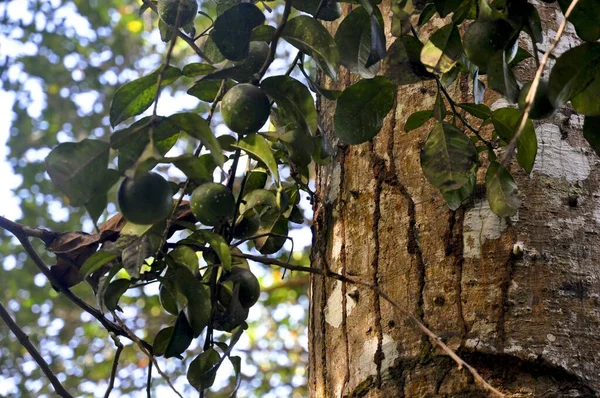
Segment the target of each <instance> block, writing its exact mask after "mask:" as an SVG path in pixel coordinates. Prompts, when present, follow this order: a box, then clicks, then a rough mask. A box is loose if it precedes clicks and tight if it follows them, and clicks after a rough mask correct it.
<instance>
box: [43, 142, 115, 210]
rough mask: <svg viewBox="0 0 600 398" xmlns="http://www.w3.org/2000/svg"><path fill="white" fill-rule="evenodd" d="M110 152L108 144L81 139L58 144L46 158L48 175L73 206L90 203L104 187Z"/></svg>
mask: <svg viewBox="0 0 600 398" xmlns="http://www.w3.org/2000/svg"><path fill="white" fill-rule="evenodd" d="M109 149H110V146H109V144H108V143H107V142H104V141H98V140H90V139H84V140H83V141H81V142H65V143H62V144H59V145H58V146H57V147H55V148H54V149H53V150H52V151H51V152H50V153H49V154H48V156H47V157H46V171H47V172H48V175H50V178H51V179H52V182H53V183H54V184H55V185H56V186H57V187H58V188H59V189H60V190H61V191H62V192H64V193H65V195H67V196H68V197H69V199H70V204H71V205H72V206H81V205H85V204H86V203H89V202H90V201H91V200H92V199H93V198H94V196H95V194H96V193H97V191H98V188H103V187H104V184H105V182H106V178H107V173H109V171H108V168H107V166H108V155H109ZM109 177H110V176H109ZM104 193H106V191H105V192H104Z"/></svg>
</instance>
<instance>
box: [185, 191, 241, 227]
mask: <svg viewBox="0 0 600 398" xmlns="http://www.w3.org/2000/svg"><path fill="white" fill-rule="evenodd" d="M190 207H191V210H192V214H194V217H196V220H198V221H200V222H201V223H202V224H204V225H208V226H212V227H214V226H216V225H221V224H224V223H226V222H228V221H230V220H231V219H232V218H233V213H234V211H235V199H234V198H233V194H232V193H231V191H230V190H229V188H227V187H226V186H225V185H222V184H217V183H214V182H209V183H206V184H202V185H200V186H199V187H198V188H196V189H195V190H194V192H192V197H191V199H190Z"/></svg>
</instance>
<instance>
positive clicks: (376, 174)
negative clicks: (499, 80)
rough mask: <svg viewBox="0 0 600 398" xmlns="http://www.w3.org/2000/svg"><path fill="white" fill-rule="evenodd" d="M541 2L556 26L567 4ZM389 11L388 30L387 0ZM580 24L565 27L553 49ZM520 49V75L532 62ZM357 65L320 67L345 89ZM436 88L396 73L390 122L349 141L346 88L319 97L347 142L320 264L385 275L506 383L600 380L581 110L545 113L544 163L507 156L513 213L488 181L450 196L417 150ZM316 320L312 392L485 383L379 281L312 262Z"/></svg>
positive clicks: (400, 295) (330, 172)
mask: <svg viewBox="0 0 600 398" xmlns="http://www.w3.org/2000/svg"><path fill="white" fill-rule="evenodd" d="M540 4H541V5H544V3H540ZM541 5H540V13H541V15H542V18H543V19H544V23H545V25H546V27H550V28H551V29H552V32H555V31H556V25H557V22H560V20H557V18H562V16H561V14H559V13H558V12H556V11H555V9H554V8H552V6H550V5H545V8H541V7H542V6H541ZM345 7H348V6H347V5H345ZM347 11H348V10H347ZM382 12H383V15H384V16H387V17H386V18H388V21H386V25H387V27H386V29H388V30H389V23H388V22H389V15H390V12H389V1H386V0H384V2H383V4H382ZM330 28H331V30H332V31H334V30H335V26H330ZM572 36H573V30H572V29H570V28H569V29H567V33H566V36H565V37H564V38H563V40H562V41H561V44H560V45H559V50H558V52H560V51H564V50H565V49H568V48H569V43H572V42H573V39H572ZM392 40H393V39H392V38H391V36H388V45H389V44H390V43H391V42H392ZM547 46H548V39H546V42H545V43H544V45H543V46H541V49H542V50H543V49H546V48H547ZM561 49H562V50H561ZM525 64H526V65H528V66H525V67H522V68H521V69H520V70H519V71H518V74H519V76H520V78H521V81H523V80H526V78H527V77H529V79H531V77H532V76H533V64H532V63H531V64H527V63H525ZM353 79H354V78H353V77H351V76H349V74H348V73H347V72H342V73H341V75H340V78H339V81H338V82H337V83H333V82H331V81H329V80H326V79H322V80H321V81H322V82H323V84H324V85H326V86H327V87H329V88H334V87H335V88H338V89H343V88H344V87H347V86H348V85H349V84H351V83H352V82H353V81H354V80H353ZM455 86H456V89H455V90H454V92H453V93H452V94H453V96H454V97H455V98H456V99H457V100H458V101H461V102H462V101H468V102H472V97H471V95H470V88H469V87H470V84H469V82H468V80H466V79H464V80H462V81H460V82H458V84H455ZM434 89H435V84H434V83H431V82H427V83H424V84H415V85H411V86H403V87H400V88H399V89H398V92H397V97H396V107H395V111H392V112H390V114H389V115H388V117H387V118H386V121H385V123H384V127H383V129H382V131H381V133H380V134H379V135H378V136H377V137H376V138H375V139H374V140H373V142H372V143H366V144H363V145H358V146H351V147H348V146H343V145H341V144H339V143H338V142H337V141H336V140H335V139H334V138H333V112H334V107H335V104H334V103H332V102H330V101H327V100H325V99H321V100H320V101H319V111H320V115H321V124H322V126H323V128H324V130H325V131H326V133H327V135H328V136H329V137H330V139H331V140H333V141H334V143H335V144H337V145H336V154H335V157H334V159H333V161H332V163H331V164H330V165H329V166H327V167H320V168H319V170H318V172H317V191H318V196H317V202H316V209H315V219H314V247H313V255H312V266H313V267H319V268H323V267H326V266H327V265H328V266H329V267H330V269H331V270H332V271H335V272H339V273H341V274H345V275H352V276H356V277H360V278H362V279H364V280H366V281H369V282H372V283H376V284H377V285H378V286H379V287H380V288H381V289H383V290H384V291H386V292H387V293H388V294H390V295H391V296H392V297H393V298H394V300H397V301H398V302H399V303H400V304H401V305H403V306H404V307H405V308H407V309H408V310H410V311H412V312H413V313H414V314H415V315H416V316H417V317H418V318H420V319H421V320H422V322H423V323H424V324H425V325H427V327H429V328H430V329H431V330H432V331H434V332H435V333H436V334H438V335H439V336H440V337H441V338H442V339H443V340H444V341H445V342H446V343H447V344H448V345H449V346H450V347H452V348H453V349H455V350H456V351H458V353H459V354H460V355H461V356H462V357H463V358H464V359H465V360H466V361H467V362H469V363H470V364H471V365H473V366H474V367H475V368H476V369H478V371H479V372H480V373H481V375H482V376H483V377H484V378H485V379H486V380H487V381H489V382H490V383H491V384H492V385H493V386H495V387H496V388H498V389H500V390H501V391H503V392H505V393H507V394H515V396H536V397H538V396H539V397H565V396H566V397H591V396H596V395H597V393H598V392H599V391H600V336H599V334H598V333H599V331H600V330H599V326H600V278H599V275H600V271H599V269H600V266H599V259H600V245H599V239H598V232H599V231H600V173H599V170H598V169H599V168H600V167H599V162H598V158H597V157H596V155H595V154H594V153H593V151H591V150H590V149H589V147H588V146H587V144H586V143H585V142H584V140H583V138H582V133H581V130H582V118H581V117H580V116H577V115H574V114H572V113H571V112H569V111H568V110H563V111H561V112H558V113H556V114H555V115H554V116H553V118H551V119H549V120H546V121H543V122H541V123H537V124H536V131H537V135H538V144H539V150H538V156H537V160H536V164H535V168H534V171H533V173H532V174H531V175H525V173H524V172H523V171H519V169H518V167H516V166H515V167H513V168H512V171H513V172H514V174H515V175H516V178H517V182H518V184H519V189H520V193H521V195H522V198H523V205H522V207H521V208H520V210H519V212H518V214H517V215H516V216H515V217H513V218H511V219H501V218H499V217H497V216H496V215H494V214H493V213H492V212H491V211H490V208H489V206H488V204H487V200H486V197H485V190H484V188H483V186H481V185H479V186H478V187H477V188H476V190H475V195H474V198H473V201H472V202H471V203H470V204H468V205H467V206H465V207H464V208H460V209H459V210H457V211H450V210H449V209H448V208H447V206H446V205H445V203H444V200H443V198H442V196H441V195H440V193H439V192H438V190H437V189H435V188H434V187H433V186H431V185H430V184H429V183H428V182H427V181H426V179H425V178H424V176H423V173H422V171H421V167H420V163H419V150H420V148H421V146H422V144H423V142H424V140H425V138H426V136H427V133H428V132H429V130H430V129H431V127H432V125H431V122H429V123H428V124H426V125H425V126H424V127H423V128H421V129H419V130H415V131H412V132H410V133H405V132H404V131H403V127H404V123H405V121H406V119H407V117H408V116H409V115H410V114H411V113H412V112H414V111H416V110H422V109H431V108H432V106H433V102H434V93H435V91H434ZM498 98H499V97H498V96H497V95H495V94H493V93H491V92H488V93H487V94H486V103H488V104H489V105H492V106H493V107H494V106H496V107H498V105H499V101H502V100H499V99H498ZM485 164H486V162H485V161H484V162H483V167H482V170H481V171H480V174H479V176H478V177H479V179H478V181H479V183H481V182H482V180H483V176H484V172H485ZM309 328H310V381H309V383H310V386H309V388H310V396H311V397H346V396H348V397H363V396H364V397H434V396H446V397H469V396H473V397H478V396H482V397H484V396H488V393H486V392H485V391H484V390H482V389H481V388H480V387H479V386H477V385H475V384H474V383H473V380H472V378H471V377H470V375H469V374H468V373H467V372H466V371H465V370H459V369H458V368H457V366H456V364H455V363H454V362H453V361H452V360H450V359H449V357H447V356H446V355H443V354H442V353H441V351H440V350H439V349H438V348H437V347H435V346H433V345H432V343H431V342H430V341H429V340H428V339H427V338H426V337H425V336H424V335H423V334H422V333H420V332H419V331H418V330H417V329H416V328H415V327H414V325H413V324H411V322H410V321H409V320H407V319H406V318H405V317H403V316H402V315H401V314H399V313H398V312H397V311H395V310H394V308H392V306H391V305H389V304H388V303H387V302H386V301H384V300H383V299H381V298H379V297H378V296H377V295H375V294H374V293H373V292H372V291H369V290H366V289H364V288H359V287H356V286H353V285H350V284H346V283H341V282H338V281H334V280H332V279H327V280H325V279H324V278H320V277H318V276H315V277H314V278H313V279H312V285H311V309H310V327H309Z"/></svg>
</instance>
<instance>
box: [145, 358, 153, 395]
mask: <svg viewBox="0 0 600 398" xmlns="http://www.w3.org/2000/svg"><path fill="white" fill-rule="evenodd" d="M152 366H153V364H152V361H150V363H149V364H148V380H147V381H146V396H147V397H148V398H152Z"/></svg>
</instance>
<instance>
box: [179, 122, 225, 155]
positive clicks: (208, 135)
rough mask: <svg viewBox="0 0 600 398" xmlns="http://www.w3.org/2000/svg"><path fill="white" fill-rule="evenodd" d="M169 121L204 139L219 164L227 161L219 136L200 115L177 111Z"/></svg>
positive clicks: (203, 141) (197, 137)
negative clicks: (216, 135)
mask: <svg viewBox="0 0 600 398" xmlns="http://www.w3.org/2000/svg"><path fill="white" fill-rule="evenodd" d="M169 122H171V123H172V124H173V125H175V126H177V127H178V128H180V129H181V130H183V131H185V132H186V133H188V134H189V135H191V136H192V137H194V138H196V139H198V140H200V141H202V143H203V144H204V146H205V147H206V148H208V150H210V153H211V155H212V156H213V158H214V159H215V161H216V162H217V164H218V165H219V166H222V165H223V163H224V162H225V157H224V156H223V151H222V150H221V146H220V145H219V141H218V140H217V137H215V135H214V134H213V132H212V130H211V129H210V126H209V125H208V123H207V122H206V120H204V119H203V118H202V117H201V116H200V115H198V114H197V113H192V112H184V113H176V114H174V115H171V116H169Z"/></svg>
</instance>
